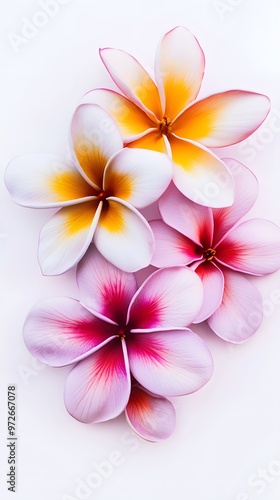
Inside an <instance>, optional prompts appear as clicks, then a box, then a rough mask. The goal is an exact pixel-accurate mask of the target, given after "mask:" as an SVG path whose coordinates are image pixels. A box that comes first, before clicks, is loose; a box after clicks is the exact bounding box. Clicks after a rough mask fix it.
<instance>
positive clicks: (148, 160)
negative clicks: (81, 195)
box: [103, 148, 173, 208]
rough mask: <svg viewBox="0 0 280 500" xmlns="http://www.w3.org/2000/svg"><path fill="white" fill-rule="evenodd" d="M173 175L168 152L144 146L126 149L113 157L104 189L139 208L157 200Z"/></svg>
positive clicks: (106, 173) (105, 175)
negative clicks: (148, 148) (149, 149)
mask: <svg viewBox="0 0 280 500" xmlns="http://www.w3.org/2000/svg"><path fill="white" fill-rule="evenodd" d="M172 175H173V165H172V162H171V160H170V159H169V158H168V157H167V155H165V154H162V153H157V152H155V151H146V150H144V149H128V148H125V149H122V150H121V151H120V152H119V153H117V154H116V155H115V156H113V158H112V159H111V160H110V161H109V163H108V165H107V167H106V170H105V172H104V180H103V189H104V191H106V192H109V193H110V194H111V196H114V197H116V198H120V199H122V200H125V201H126V202H128V203H130V204H131V205H133V206H134V207H136V208H143V207H146V206H147V205H150V204H151V203H153V202H154V201H157V200H158V198H159V197H160V196H161V195H162V193H163V192H164V191H165V190H166V188H167V186H168V185H169V183H170V181H171V179H172Z"/></svg>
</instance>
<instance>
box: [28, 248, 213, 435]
mask: <svg viewBox="0 0 280 500" xmlns="http://www.w3.org/2000/svg"><path fill="white" fill-rule="evenodd" d="M77 283H78V287H79V292H80V302H78V301H77V300H75V299H73V298H68V297H66V298H65V297H57V298H54V299H46V300H43V301H42V302H40V303H39V304H37V305H36V306H35V307H34V308H33V309H32V310H31V312H30V314H29V316H28V317H27V319H26V322H25V325H24V329H23V334H24V339H25V343H26V346H27V348H28V349H29V351H30V352H31V354H32V355H33V356H35V357H36V358H37V359H39V360H40V361H41V362H43V363H47V364H48V365H50V366H56V367H58V366H65V365H70V364H73V363H75V365H74V367H73V368H72V370H71V371H70V373H69V375H68V378H67V381H66V386H65V405H66V408H67V410H68V412H69V413H70V414H71V415H72V416H73V417H74V418H76V419H77V420H79V421H81V422H85V423H89V422H101V421H105V420H109V419H112V418H114V417H116V416H118V415H119V414H120V413H121V412H123V411H124V410H125V408H126V414H127V418H128V420H129V421H130V423H131V425H132V426H134V427H135V429H136V430H137V431H138V432H139V434H141V435H143V434H144V433H145V432H146V438H148V430H147V427H150V429H151V428H152V427H153V425H152V420H153V419H154V416H155V414H156V407H158V408H159V409H160V408H161V410H160V411H162V412H163V413H164V414H163V415H162V416H160V415H159V422H161V419H162V421H163V422H164V421H165V418H166V414H167V415H169V419H171V421H170V425H169V426H168V425H167V424H166V423H165V424H164V429H162V430H159V432H158V435H157V438H158V439H159V438H160V435H161V432H162V433H163V435H164V436H167V435H168V434H169V433H170V431H172V428H173V425H174V415H173V410H172V409H171V407H170V405H169V404H168V403H165V402H164V400H159V401H158V400H157V401H154V400H151V398H149V397H148V396H147V395H146V393H140V392H139V391H141V390H142V391H148V392H147V394H149V393H151V394H150V396H151V397H152V395H157V396H159V397H163V398H166V397H169V396H180V395H184V394H189V393H192V392H194V391H196V390H198V389H199V388H201V387H202V386H203V385H204V384H205V383H206V382H208V380H209V379H210V377H211V375H212V370H213V361H212V357H211V354H210V352H209V349H208V348H207V346H206V345H205V343H204V341H203V340H202V339H200V338H199V337H198V336H197V335H196V334H195V333H193V332H192V331H191V330H189V329H188V328H186V325H188V324H189V323H190V322H191V321H192V320H193V319H194V318H195V317H196V316H197V314H198V312H199V310H200V307H201V304H202V300H203V287H202V283H201V281H200V279H199V277H198V276H197V275H196V273H195V272H193V271H192V270H191V269H189V268H187V267H176V268H171V269H160V270H158V271H156V272H155V273H153V274H152V275H150V276H149V277H148V278H147V279H146V281H144V283H143V284H142V285H141V286H140V287H139V289H138V290H137V284H136V278H135V276H134V275H133V274H131V273H126V272H124V271H121V270H120V269H118V268H116V267H115V266H113V265H112V264H110V263H109V262H108V261H106V260H105V259H104V258H103V257H102V256H101V254H100V253H99V252H98V251H97V250H96V248H95V247H94V246H93V245H91V247H90V248H89V250H88V252H87V253H86V255H85V256H84V258H83V259H82V261H81V262H80V263H79V265H78V270H77ZM131 374H132V376H133V380H134V381H136V382H137V383H138V384H140V385H141V386H142V389H141V388H139V387H138V386H137V387H138V389H137V388H135V389H134V391H132V394H131ZM136 393H138V394H136ZM157 396H153V397H157ZM141 405H142V410H141ZM140 410H141V411H140ZM149 419H151V421H150V424H149V423H148V421H149ZM141 422H142V423H141ZM141 426H142V430H141ZM145 427H146V430H145ZM151 432H152V431H151ZM153 432H154V431H153ZM150 437H151V436H150ZM154 437H156V436H154Z"/></svg>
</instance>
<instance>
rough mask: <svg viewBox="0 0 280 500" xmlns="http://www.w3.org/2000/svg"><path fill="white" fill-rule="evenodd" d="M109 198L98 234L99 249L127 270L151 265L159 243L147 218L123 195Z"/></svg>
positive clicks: (104, 255)
mask: <svg viewBox="0 0 280 500" xmlns="http://www.w3.org/2000/svg"><path fill="white" fill-rule="evenodd" d="M106 201H107V204H106V205H105V206H104V209H103V210H102V213H101V217H100V221H99V224H98V227H97V229H96V231H95V234H94V243H95V245H96V247H97V248H98V250H99V252H100V253H101V254H102V255H103V257H105V259H107V260H109V262H111V263H112V264H114V265H115V266H116V267H118V268H119V269H122V270H123V271H127V272H134V271H138V270H139V269H142V268H143V267H146V266H148V265H149V264H150V262H151V259H152V255H153V251H154V244H155V243H154V236H153V233H152V230H151V228H150V226H149V224H148V223H147V221H146V219H145V218H144V217H143V215H141V214H140V212H138V211H137V210H136V209H135V208H133V207H132V206H131V205H129V204H127V203H126V202H125V201H123V200H120V199H119V198H113V197H110V198H108V199H107V200H106Z"/></svg>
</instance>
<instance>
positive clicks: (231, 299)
mask: <svg viewBox="0 0 280 500" xmlns="http://www.w3.org/2000/svg"><path fill="white" fill-rule="evenodd" d="M223 274H224V280H225V285H224V295H223V301H222V304H221V305H220V307H219V308H218V309H217V310H216V312H214V314H213V316H211V317H210V318H209V319H208V320H207V323H208V324H209V326H210V327H211V328H212V330H213V331H214V332H215V333H216V334H217V335H218V336H219V337H221V338H222V339H223V340H227V341H228V342H232V343H234V344H240V343H241V342H244V341H245V340H247V339H249V338H250V337H251V336H252V335H253V334H254V333H255V332H256V331H257V330H258V328H259V326H260V325H261V322H262V318H263V304H262V297H261V294H260V292H259V291H258V289H257V288H256V287H255V285H253V284H252V283H251V282H250V281H249V280H248V278H246V277H245V276H242V274H239V273H236V272H234V271H230V270H228V269H223Z"/></svg>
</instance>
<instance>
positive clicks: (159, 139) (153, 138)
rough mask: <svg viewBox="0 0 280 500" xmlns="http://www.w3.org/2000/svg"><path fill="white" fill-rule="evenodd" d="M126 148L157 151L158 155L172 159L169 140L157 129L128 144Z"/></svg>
mask: <svg viewBox="0 0 280 500" xmlns="http://www.w3.org/2000/svg"><path fill="white" fill-rule="evenodd" d="M126 146H127V147H129V148H142V149H149V150H151V151H157V152H158V153H165V154H168V155H169V156H170V157H171V149H170V144H169V142H168V139H167V137H166V136H165V135H162V134H161V132H160V131H159V130H157V129H153V130H150V131H148V133H146V134H144V135H143V136H141V137H139V138H136V139H134V140H133V141H130V142H128V143H127V144H126Z"/></svg>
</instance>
